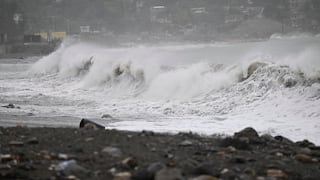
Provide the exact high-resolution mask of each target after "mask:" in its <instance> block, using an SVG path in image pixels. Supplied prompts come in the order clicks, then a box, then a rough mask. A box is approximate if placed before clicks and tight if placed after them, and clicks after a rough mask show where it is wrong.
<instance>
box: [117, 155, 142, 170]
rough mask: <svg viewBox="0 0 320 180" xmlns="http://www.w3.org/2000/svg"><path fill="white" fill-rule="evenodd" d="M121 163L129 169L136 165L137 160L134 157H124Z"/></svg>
mask: <svg viewBox="0 0 320 180" xmlns="http://www.w3.org/2000/svg"><path fill="white" fill-rule="evenodd" d="M121 164H122V165H124V166H126V167H128V168H130V169H134V168H135V167H137V166H138V161H137V159H136V158H134V157H128V158H126V159H124V160H123V161H122V162H121Z"/></svg>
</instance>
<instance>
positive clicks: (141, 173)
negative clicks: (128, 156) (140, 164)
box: [132, 162, 166, 180]
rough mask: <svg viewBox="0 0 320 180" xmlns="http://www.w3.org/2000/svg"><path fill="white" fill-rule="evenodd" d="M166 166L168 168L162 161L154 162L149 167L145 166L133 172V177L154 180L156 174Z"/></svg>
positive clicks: (140, 179) (135, 179) (134, 178)
mask: <svg viewBox="0 0 320 180" xmlns="http://www.w3.org/2000/svg"><path fill="white" fill-rule="evenodd" d="M164 168H166V166H165V165H164V164H163V163H160V162H156V163H152V164H150V165H149V166H148V167H145V168H142V169H139V170H138V171H136V172H135V173H134V174H133V176H132V179H133V180H153V179H154V177H155V174H156V173H157V172H159V171H160V170H161V169H164Z"/></svg>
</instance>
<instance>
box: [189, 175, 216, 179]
mask: <svg viewBox="0 0 320 180" xmlns="http://www.w3.org/2000/svg"><path fill="white" fill-rule="evenodd" d="M190 180H218V178H216V177H213V176H208V175H201V176H198V177H194V178H191V179H190Z"/></svg>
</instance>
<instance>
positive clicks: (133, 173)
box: [0, 126, 320, 180]
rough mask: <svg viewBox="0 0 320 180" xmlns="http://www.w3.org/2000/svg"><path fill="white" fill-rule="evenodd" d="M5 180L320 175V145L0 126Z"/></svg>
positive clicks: (264, 138) (254, 137) (244, 134)
mask: <svg viewBox="0 0 320 180" xmlns="http://www.w3.org/2000/svg"><path fill="white" fill-rule="evenodd" d="M0 137H1V142H0V147H1V150H0V160H1V161H0V179H2V178H4V179H116V180H120V179H121V180H123V179H137V180H139V179H141V180H143V179H156V180H164V179H169V180H170V179H193V180H204V179H259V180H260V179H290V180H291V179H309V180H310V179H318V178H319V177H320V146H316V145H314V144H313V143H311V142H309V141H307V140H305V141H299V142H292V141H291V140H289V139H287V138H285V137H283V136H275V137H272V136H270V135H262V134H261V135H259V134H258V133H257V132H256V131H255V130H254V129H252V128H246V129H244V130H242V131H239V132H238V133H235V134H234V135H233V136H228V137H222V136H218V135H211V136H200V135H198V134H194V133H178V134H168V133H155V132H152V131H140V132H131V131H120V130H114V129H107V130H94V129H92V128H90V127H86V128H82V129H78V128H67V127H66V128H39V127H38V128H30V127H21V126H17V127H0Z"/></svg>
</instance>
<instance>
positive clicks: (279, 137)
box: [274, 136, 293, 144]
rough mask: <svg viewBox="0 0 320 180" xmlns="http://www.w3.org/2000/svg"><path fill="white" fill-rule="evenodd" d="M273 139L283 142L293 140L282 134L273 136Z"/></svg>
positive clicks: (287, 142)
mask: <svg viewBox="0 0 320 180" xmlns="http://www.w3.org/2000/svg"><path fill="white" fill-rule="evenodd" d="M274 139H275V140H277V141H278V142H281V143H284V144H293V141H291V140H290V139H288V138H285V137H283V136H275V137H274Z"/></svg>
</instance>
